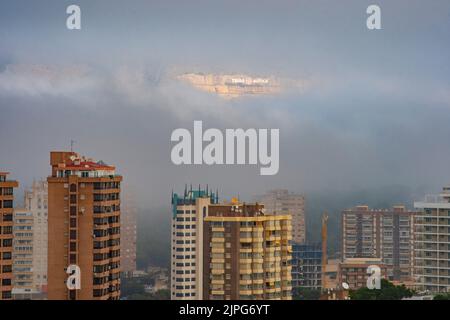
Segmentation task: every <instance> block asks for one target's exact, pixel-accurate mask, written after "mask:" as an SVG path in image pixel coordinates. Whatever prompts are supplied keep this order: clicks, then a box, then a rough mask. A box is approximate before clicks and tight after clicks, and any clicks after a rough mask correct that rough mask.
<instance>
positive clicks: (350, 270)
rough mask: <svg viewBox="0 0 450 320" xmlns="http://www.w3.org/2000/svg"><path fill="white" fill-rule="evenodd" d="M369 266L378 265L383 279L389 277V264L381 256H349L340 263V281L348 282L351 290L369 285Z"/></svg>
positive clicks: (341, 282)
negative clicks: (383, 261) (384, 262)
mask: <svg viewBox="0 0 450 320" xmlns="http://www.w3.org/2000/svg"><path fill="white" fill-rule="evenodd" d="M369 266H378V267H379V268H380V271H381V274H380V275H381V279H387V266H386V265H385V264H383V263H382V260H381V259H379V258H348V259H345V260H344V261H342V262H341V263H340V264H339V272H338V274H339V283H340V284H341V285H342V284H343V283H347V284H348V286H349V289H350V290H356V289H360V288H364V287H367V279H368V278H369V273H368V270H367V268H368V267H369Z"/></svg>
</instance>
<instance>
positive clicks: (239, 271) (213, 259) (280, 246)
mask: <svg viewBox="0 0 450 320" xmlns="http://www.w3.org/2000/svg"><path fill="white" fill-rule="evenodd" d="M263 208H264V206H263V205H259V204H258V203H255V204H243V203H238V202H237V201H232V203H230V204H211V205H209V209H208V214H207V216H206V217H205V218H204V226H203V242H202V243H200V244H199V245H202V246H203V299H205V300H210V299H211V300H229V299H232V300H236V299H257V300H272V299H286V300H290V299H292V285H291V279H292V276H291V271H292V270H291V258H292V247H291V239H292V227H291V215H289V214H287V215H273V214H265V213H264V209H263Z"/></svg>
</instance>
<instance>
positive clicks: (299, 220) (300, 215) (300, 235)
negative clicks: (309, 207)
mask: <svg viewBox="0 0 450 320" xmlns="http://www.w3.org/2000/svg"><path fill="white" fill-rule="evenodd" d="M257 200H258V201H259V202H261V203H262V204H264V208H265V212H266V213H268V214H279V215H286V214H290V215H291V216H292V241H293V242H295V243H304V242H305V240H306V224H305V197H304V196H303V195H300V194H294V193H289V191H288V190H284V189H278V190H272V191H269V192H267V193H266V194H265V195H263V196H260V197H257Z"/></svg>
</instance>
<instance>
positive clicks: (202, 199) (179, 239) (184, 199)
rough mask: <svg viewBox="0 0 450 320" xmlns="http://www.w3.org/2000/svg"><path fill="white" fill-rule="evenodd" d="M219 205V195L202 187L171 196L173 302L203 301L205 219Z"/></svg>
mask: <svg viewBox="0 0 450 320" xmlns="http://www.w3.org/2000/svg"><path fill="white" fill-rule="evenodd" d="M217 201H218V197H217V193H212V192H209V191H208V190H202V189H201V188H200V187H199V188H198V190H193V189H192V187H191V188H190V190H189V191H188V190H187V188H186V189H185V191H184V194H183V195H182V196H179V195H178V194H176V193H175V194H173V195H172V246H171V247H172V248H171V286H172V287H171V290H170V291H171V299H172V300H200V299H202V296H203V293H202V290H203V283H202V281H203V277H202V271H203V270H202V266H203V219H204V218H205V217H206V216H207V215H208V207H209V205H210V204H212V203H217Z"/></svg>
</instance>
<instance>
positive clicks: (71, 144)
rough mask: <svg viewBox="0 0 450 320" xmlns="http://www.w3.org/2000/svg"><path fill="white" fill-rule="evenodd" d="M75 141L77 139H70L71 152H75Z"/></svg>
mask: <svg viewBox="0 0 450 320" xmlns="http://www.w3.org/2000/svg"><path fill="white" fill-rule="evenodd" d="M75 142H76V141H75V140H70V152H73V145H74V143H75Z"/></svg>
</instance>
